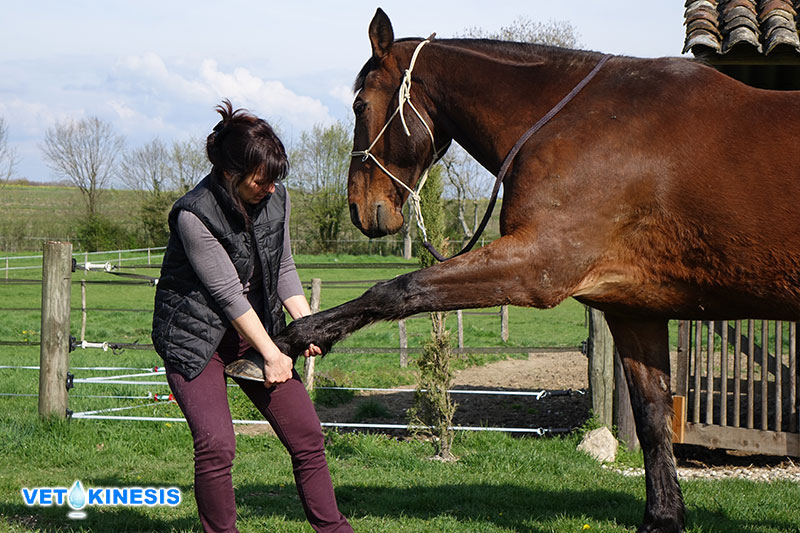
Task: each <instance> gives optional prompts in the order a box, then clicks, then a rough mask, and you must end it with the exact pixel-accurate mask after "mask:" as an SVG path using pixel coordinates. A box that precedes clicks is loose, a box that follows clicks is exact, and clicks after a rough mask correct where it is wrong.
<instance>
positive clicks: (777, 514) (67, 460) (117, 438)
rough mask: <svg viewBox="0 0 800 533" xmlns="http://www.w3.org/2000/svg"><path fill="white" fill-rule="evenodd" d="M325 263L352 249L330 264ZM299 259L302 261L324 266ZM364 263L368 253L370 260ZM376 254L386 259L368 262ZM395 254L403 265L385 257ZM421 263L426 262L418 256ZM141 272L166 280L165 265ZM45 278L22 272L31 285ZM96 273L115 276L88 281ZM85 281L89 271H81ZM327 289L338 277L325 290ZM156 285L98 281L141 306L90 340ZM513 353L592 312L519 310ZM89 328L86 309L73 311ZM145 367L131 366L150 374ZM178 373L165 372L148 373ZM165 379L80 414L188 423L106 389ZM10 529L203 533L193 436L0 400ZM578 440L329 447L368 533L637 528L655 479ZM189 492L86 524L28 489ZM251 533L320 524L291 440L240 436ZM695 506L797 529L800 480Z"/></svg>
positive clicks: (394, 375)
mask: <svg viewBox="0 0 800 533" xmlns="http://www.w3.org/2000/svg"><path fill="white" fill-rule="evenodd" d="M323 259H324V260H326V261H333V260H334V259H339V261H341V262H343V261H344V260H347V261H351V260H353V258H342V257H338V258H335V257H328V258H323ZM323 259H320V258H318V257H304V256H299V257H297V262H298V263H299V264H308V263H312V262H315V263H316V262H320V261H321V260H323ZM362 260H363V258H362ZM368 260H369V261H370V262H374V261H379V260H380V259H377V258H369V259H368ZM384 261H386V262H396V261H397V259H394V258H388V259H384ZM410 266H411V267H413V266H414V265H413V263H412V264H411V265H410ZM406 271H408V269H403V268H389V267H386V268H375V269H359V270H344V269H301V271H300V276H301V278H302V279H303V280H304V281H308V280H309V279H310V278H311V277H321V278H322V279H323V281H325V280H331V281H333V280H345V279H350V280H365V279H369V280H376V279H384V278H388V277H391V276H394V275H397V274H399V273H402V272H406ZM137 272H139V273H142V274H148V275H157V274H156V273H157V270H150V269H140V270H138V271H137ZM39 275H40V274H39V273H38V272H36V271H21V272H17V271H13V272H12V275H11V277H14V276H17V277H18V278H19V279H31V278H35V277H37V276H39ZM85 276H86V279H87V280H89V281H104V280H108V279H109V276H108V275H106V274H87V275H85ZM83 277H84V274H83V273H76V274H75V275H74V278H73V279H74V280H80V279H82V278H83ZM323 287H324V286H323ZM363 290H364V289H363V288H357V289H354V288H348V289H339V288H329V289H328V288H323V296H322V307H323V308H326V307H330V306H332V305H336V304H338V303H341V302H343V301H345V300H347V299H350V298H353V297H355V296H357V295H358V294H360V293H361V292H362V291H363ZM40 291H41V288H40V286H39V285H36V284H11V283H0V302H2V303H0V307H2V308H36V307H38V306H39V303H40V299H41V294H40ZM153 291H154V289H153V288H152V287H150V286H148V285H110V284H100V283H97V284H89V285H88V291H87V299H88V301H87V305H88V306H89V307H102V308H105V309H110V308H123V309H131V310H132V311H90V312H89V317H88V323H87V328H86V337H87V340H90V341H110V342H125V343H133V342H139V343H142V344H147V343H149V331H150V319H151V316H150V314H149V310H150V309H151V308H152V298H153ZM72 302H73V306H79V305H80V285H79V284H78V283H75V284H74V285H73V294H72ZM0 318H1V319H0V341H13V342H17V343H24V342H37V341H38V340H39V329H40V323H39V320H40V319H39V312H38V311H35V310H34V311H4V310H0ZM465 321H466V324H467V327H465V336H466V344H467V345H468V346H498V345H502V344H503V343H502V341H500V339H499V317H494V316H493V317H489V316H477V317H473V316H467V317H465ZM510 322H511V325H510V335H511V336H510V340H509V344H510V345H513V346H577V345H578V344H579V343H580V341H582V340H583V339H584V338H585V336H586V328H585V326H584V312H583V308H582V306H580V305H578V304H577V303H575V302H574V301H569V302H566V303H565V304H563V305H562V306H559V307H558V308H556V309H553V310H549V311H536V310H529V309H516V308H512V310H511V320H510ZM71 330H72V333H73V335H76V336H78V335H79V331H80V312H78V311H74V312H73V314H72V326H71ZM409 331H410V333H412V336H411V339H410V340H411V343H412V345H418V344H419V342H420V341H421V340H422V339H423V338H424V337H425V335H426V323H425V320H422V319H415V320H413V321H409ZM397 342H398V341H397V327H396V325H395V324H381V325H375V326H373V327H371V328H368V329H367V330H366V331H363V332H359V333H357V334H354V335H353V336H352V337H351V338H350V339H348V340H347V341H345V343H343V346H389V347H391V346H397ZM398 357H399V356H398V355H397V353H395V352H387V353H385V354H370V355H351V354H345V353H336V352H334V353H331V354H330V355H329V356H327V357H325V358H324V359H321V360H319V361H318V365H317V368H318V372H319V373H320V375H323V376H328V377H329V378H330V379H332V380H333V381H334V382H339V384H347V385H355V386H385V385H397V384H409V383H412V382H413V380H414V371H413V366H411V367H409V368H408V369H400V368H399V365H398ZM500 357H506V356H505V355H480V356H477V355H473V356H468V357H463V358H460V359H459V360H458V361H457V366H466V365H475V364H484V363H486V362H488V361H491V360H494V359H497V358H500ZM38 362H39V347H38V346H35V345H30V346H25V345H13V346H9V345H0V365H6V366H24V365H30V366H36V365H38ZM70 362H71V367H72V372H73V373H74V374H75V376H76V377H77V378H85V377H92V376H98V375H104V374H108V372H105V371H98V370H80V369H79V368H78V367H95V366H100V365H102V366H120V367H129V368H132V369H142V371H143V370H144V369H147V368H152V367H153V366H155V365H158V364H160V360H159V359H158V357H157V355H156V354H155V353H154V352H152V351H147V350H134V349H126V350H124V351H122V352H118V353H112V352H111V351H109V352H102V351H100V350H76V351H75V352H73V353H72V354H71V356H70ZM136 372H137V371H136V370H131V371H130V373H136ZM37 376H38V374H37V372H36V371H35V370H28V369H21V368H17V369H0V392H2V393H3V394H35V393H36V392H37ZM147 380H148V381H150V380H152V381H163V377H156V378H147ZM164 392H167V389H166V388H165V387H163V386H158V385H152V386H133V385H120V384H117V385H108V384H102V385H101V384H94V385H89V384H83V383H78V384H76V386H75V388H74V389H73V390H72V391H71V392H70V409H72V410H73V411H75V412H80V411H85V410H96V409H104V408H115V407H127V406H131V407H134V408H133V409H130V410H128V411H122V412H121V413H120V414H130V415H134V416H155V417H170V418H172V417H175V418H178V417H180V411H179V410H178V409H177V407H176V406H175V405H173V404H170V403H165V402H159V403H156V402H153V401H152V400H150V399H146V398H140V399H112V398H98V397H97V396H147V394H148V393H151V394H156V393H164ZM230 400H231V404H232V406H233V412H234V417H236V418H243V419H251V418H254V413H253V409H252V408H250V407H249V405H248V402H247V401H246V400H245V399H244V398H243V397H242V395H241V393H240V391H239V390H238V389H235V388H232V389H231V390H230ZM0 405H2V408H0V465H2V466H3V468H2V474H0V531H25V532H30V531H42V532H60V531H92V532H105V531H113V532H123V531H199V524H198V521H197V518H196V508H195V505H194V499H193V494H192V453H191V436H190V435H189V431H188V429H187V427H186V425H185V424H184V423H181V422H145V421H106V420H86V419H73V420H72V421H70V422H42V421H40V420H39V419H38V416H37V404H36V398H35V397H34V396H3V397H0ZM578 440H579V435H570V436H566V437H559V438H543V439H539V438H532V437H512V436H509V435H504V434H497V433H469V434H459V435H458V436H457V438H456V442H455V445H454V450H453V451H454V453H455V454H456V455H457V456H459V457H460V460H459V461H458V462H456V463H453V464H443V463H440V462H436V461H431V460H429V456H430V455H431V453H432V447H431V446H430V444H429V443H427V442H425V441H422V440H416V439H397V438H392V437H389V436H385V435H366V434H348V433H341V432H337V431H328V432H327V452H328V456H329V462H330V467H331V472H332V475H333V479H334V483H335V485H336V488H337V497H338V499H339V502H340V506H341V509H342V511H343V512H344V513H345V514H346V515H347V516H348V517H350V518H351V521H352V523H353V525H354V526H355V528H356V530H357V531H368V532H373V531H386V532H394V531H408V532H417V531H419V532H431V531H437V532H438V531H443V532H459V533H460V532H549V531H555V532H578V531H585V530H589V531H604V532H605V531H611V532H617V531H635V529H636V527H637V525H638V523H639V521H640V519H641V516H642V513H643V505H644V481H643V479H641V478H629V477H624V476H622V475H619V474H616V473H614V472H612V471H609V470H606V469H603V468H601V467H600V466H599V465H598V464H597V463H595V462H594V461H593V460H591V459H589V458H588V457H586V456H585V455H583V454H582V453H580V452H578V451H576V449H575V447H576V445H577V443H578ZM619 462H620V464H621V465H635V466H639V465H641V457H640V454H630V453H629V454H623V457H622V458H621V459H620V460H619ZM75 480H81V482H82V483H83V484H84V485H85V486H87V487H134V486H137V487H170V486H175V487H178V488H180V490H181V492H182V495H183V502H182V503H181V504H180V505H179V506H177V507H175V508H170V507H155V508H147V507H107V508H90V509H89V511H88V517H87V518H86V519H85V520H71V519H69V518H68V517H67V516H66V512H67V509H66V508H65V507H63V506H51V507H27V506H26V505H25V504H24V501H23V498H22V494H21V492H20V491H21V488H23V487H27V488H33V487H48V486H55V487H67V488H68V487H70V486H71V485H72V484H73V482H74V481H75ZM234 483H235V485H236V494H237V502H238V507H239V516H240V519H239V524H238V526H239V528H240V530H241V531H242V532H244V533H247V532H251V531H279V532H280V531H284V532H296V531H310V528H309V527H308V526H306V525H305V520H304V517H303V515H302V509H301V506H300V503H299V500H298V499H297V495H296V490H295V487H294V482H293V480H292V476H291V465H290V463H289V457H288V455H287V454H286V452H285V451H284V450H283V447H282V446H281V444H280V442H279V441H278V440H277V438H275V437H272V436H268V435H258V436H247V435H240V436H239V438H238V447H237V459H236V463H235V467H234ZM682 486H683V489H684V494H685V496H686V502H687V505H688V508H689V531H692V532H706V531H720V532H722V531H725V532H730V531H752V532H779V531H798V526H797V524H798V516H800V485H798V484H796V483H791V482H773V483H754V482H747V481H730V480H729V481H689V482H684V483H682Z"/></svg>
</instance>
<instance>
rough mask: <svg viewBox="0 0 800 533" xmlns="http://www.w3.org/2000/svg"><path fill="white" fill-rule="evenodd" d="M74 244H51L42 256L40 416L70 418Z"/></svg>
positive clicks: (45, 246) (48, 243)
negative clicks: (70, 320)
mask: <svg viewBox="0 0 800 533" xmlns="http://www.w3.org/2000/svg"><path fill="white" fill-rule="evenodd" d="M71 279H72V244H71V243H68V242H47V243H45V244H44V253H43V254H42V329H41V337H42V344H41V349H40V352H39V416H41V417H42V418H61V419H63V418H66V416H67V401H68V399H67V371H68V370H69V311H70V281H71Z"/></svg>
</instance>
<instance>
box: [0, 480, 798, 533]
mask: <svg viewBox="0 0 800 533" xmlns="http://www.w3.org/2000/svg"><path fill="white" fill-rule="evenodd" d="M96 485H97V486H123V485H122V484H120V483H118V482H117V483H116V484H115V483H114V482H113V481H112V482H108V483H104V484H101V483H100V482H98V483H97V484H96ZM180 488H181V493H182V497H183V502H182V504H181V506H183V505H184V502H187V500H191V499H192V498H193V493H192V492H191V489H190V488H188V487H180ZM336 496H337V500H338V502H339V507H340V509H341V511H342V512H343V513H344V514H345V516H348V517H356V521H357V519H358V518H362V519H370V518H376V519H380V520H381V521H382V522H383V523H385V522H387V521H392V520H398V521H404V520H408V519H416V520H421V521H423V522H425V521H431V520H434V519H436V518H448V519H452V520H453V521H455V522H464V523H465V526H466V525H467V523H468V524H469V527H470V528H472V529H476V528H480V524H481V523H485V524H487V525H489V524H491V525H493V526H495V527H500V528H506V529H508V530H510V531H517V532H520V533H543V532H545V531H548V532H549V531H552V530H553V529H552V528H553V523H554V522H558V521H559V520H564V519H567V520H569V519H580V520H588V521H593V522H595V525H596V526H597V527H601V528H602V527H603V524H605V525H606V527H611V526H616V527H621V528H626V529H629V530H631V531H633V530H635V529H636V528H637V527H638V526H639V524H640V521H641V519H642V515H643V512H644V500H643V499H638V498H636V497H634V496H633V495H630V494H627V493H624V492H618V491H609V490H594V489H584V490H559V489H555V488H554V489H553V490H547V491H544V490H535V489H529V488H525V487H521V486H518V485H509V484H464V485H455V484H442V485H437V486H423V487H374V486H363V485H339V486H337V487H336ZM236 500H237V506H238V511H239V521H240V527H242V526H244V525H245V524H247V523H248V521H252V520H255V521H260V519H261V518H262V517H268V516H270V515H277V516H280V517H282V520H288V521H291V522H300V523H302V522H305V517H304V515H303V511H302V507H301V505H300V502H299V501H298V499H297V492H296V490H295V487H294V485H293V484H287V485H276V484H258V483H244V484H241V483H240V484H238V486H237V488H236ZM178 509H180V507H179V508H178ZM67 511H68V508H67V507H66V506H63V507H35V508H32V507H27V506H25V505H24V504H22V503H19V504H10V503H0V517H1V518H2V520H3V521H4V522H5V523H6V524H8V525H11V526H12V527H14V526H16V527H18V528H19V529H20V530H36V531H41V532H43V533H56V532H71V531H75V532H77V531H91V532H96V531H110V532H114V533H122V532H129V531H199V530H200V524H199V521H198V519H197V517H196V515H195V514H194V511H193V510H192V511H191V514H189V512H188V510H187V509H184V510H183V511H180V510H169V511H168V514H170V515H172V516H174V515H175V514H176V513H180V514H181V515H182V516H180V517H173V518H158V517H153V516H148V515H147V514H146V513H145V512H144V511H142V510H141V509H140V508H134V507H106V508H103V509H93V508H89V509H88V512H87V514H88V517H87V518H86V519H84V520H70V519H69V518H67V516H66V515H67ZM688 522H689V523H688V526H689V527H692V528H698V529H700V530H701V531H712V530H715V531H763V530H765V529H772V530H778V531H781V530H783V531H796V527H797V524H796V523H789V522H782V521H775V520H770V519H761V520H759V519H757V518H752V519H750V520H745V521H743V520H739V519H737V520H733V519H730V518H729V517H728V516H727V515H726V513H725V512H724V510H711V509H705V508H696V507H694V508H691V509H689V518H688ZM537 523H541V525H540V526H537V525H536V524H537ZM398 526H399V524H398Z"/></svg>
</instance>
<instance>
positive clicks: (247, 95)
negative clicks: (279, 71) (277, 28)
mask: <svg viewBox="0 0 800 533" xmlns="http://www.w3.org/2000/svg"><path fill="white" fill-rule="evenodd" d="M114 77H115V79H114V82H115V84H117V85H123V86H124V87H125V88H126V89H127V90H125V91H124V93H125V99H124V100H120V99H119V98H117V99H116V100H115V104H116V107H118V108H119V109H134V110H138V111H140V112H142V113H144V112H146V109H147V108H145V107H144V106H145V105H148V106H152V107H153V108H155V109H158V110H160V111H161V112H162V113H165V116H164V119H165V121H166V120H167V119H168V118H169V115H171V114H173V113H177V114H179V115H181V116H186V115H187V114H188V113H189V109H188V108H189V107H192V108H193V112H194V113H195V115H196V116H197V117H198V118H203V119H206V120H207V122H208V123H209V128H210V123H211V122H213V120H214V117H213V116H212V115H210V114H209V113H208V111H209V110H210V107H211V106H213V105H215V104H217V103H219V102H220V101H221V100H222V99H223V98H229V99H230V100H231V102H233V104H234V106H236V107H246V108H248V109H250V110H251V111H253V112H254V113H256V114H258V115H261V116H264V117H265V118H267V119H268V120H278V121H279V122H282V123H286V124H288V125H289V126H291V128H292V129H296V130H303V129H308V128H311V127H312V126H313V125H314V124H317V123H328V122H331V121H332V120H333V119H332V117H331V115H330V113H329V111H328V108H327V107H326V106H325V105H324V104H322V102H320V101H319V100H318V99H316V98H312V97H310V96H303V95H300V94H297V93H295V92H293V91H291V90H289V89H288V88H287V87H286V86H285V85H284V84H283V83H281V82H279V81H274V80H266V79H262V78H260V77H258V76H256V75H254V74H253V73H252V72H250V71H249V70H248V69H245V68H241V67H238V68H233V69H232V70H225V69H223V68H220V66H219V65H218V63H217V62H216V61H215V60H213V59H206V60H204V61H202V62H201V63H200V64H199V65H198V66H197V68H196V70H194V71H189V72H186V71H184V72H180V71H178V69H174V70H173V69H171V68H170V67H169V66H168V65H167V64H166V63H165V62H164V61H163V60H162V59H161V58H160V57H159V56H157V55H156V54H153V53H148V54H145V55H142V56H132V57H126V58H124V59H122V60H120V61H119V62H118V63H117V65H116V67H115V69H114ZM118 112H119V111H118Z"/></svg>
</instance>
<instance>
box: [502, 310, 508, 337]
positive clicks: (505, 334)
mask: <svg viewBox="0 0 800 533" xmlns="http://www.w3.org/2000/svg"><path fill="white" fill-rule="evenodd" d="M500 338H501V339H503V342H508V306H507V305H503V306H501V307H500Z"/></svg>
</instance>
